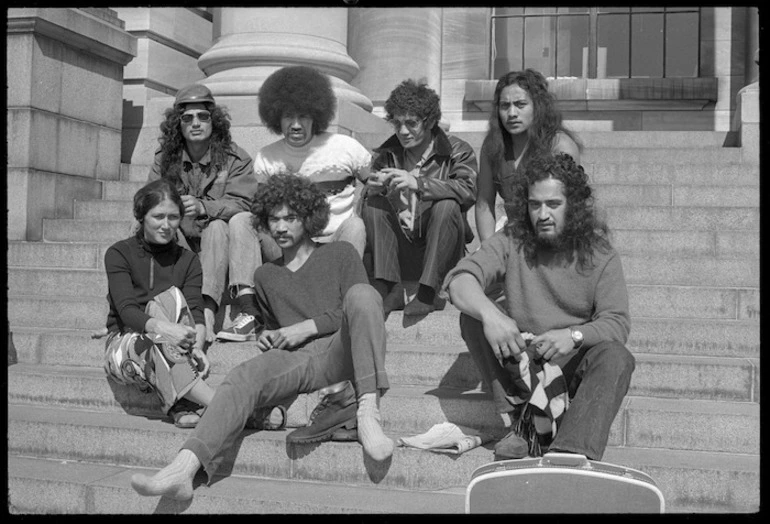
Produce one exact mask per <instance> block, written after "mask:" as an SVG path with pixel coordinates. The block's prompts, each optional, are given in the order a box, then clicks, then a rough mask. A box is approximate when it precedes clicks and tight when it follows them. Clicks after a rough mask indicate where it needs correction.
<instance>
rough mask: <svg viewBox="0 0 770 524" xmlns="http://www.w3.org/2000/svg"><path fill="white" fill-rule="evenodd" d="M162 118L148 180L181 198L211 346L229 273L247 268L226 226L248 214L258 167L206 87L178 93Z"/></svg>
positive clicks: (184, 237)
mask: <svg viewBox="0 0 770 524" xmlns="http://www.w3.org/2000/svg"><path fill="white" fill-rule="evenodd" d="M164 116H165V120H164V121H163V122H162V123H161V124H160V130H161V136H160V137H159V139H158V140H159V142H160V144H161V145H160V147H159V148H158V150H157V151H156V152H155V160H154V162H153V165H152V169H151V170H150V175H149V180H150V181H152V180H157V179H159V178H166V179H169V180H171V181H172V182H173V183H174V184H175V185H176V187H177V190H178V191H179V194H180V195H181V196H182V202H183V203H184V208H185V216H184V218H183V219H182V224H181V226H180V229H179V231H180V234H179V235H178V239H177V240H178V242H179V244H181V245H183V246H184V247H187V248H188V249H190V250H191V251H194V252H198V253H199V256H200V259H201V265H202V267H203V287H202V290H201V291H202V294H203V299H204V314H205V318H206V339H207V341H209V342H213V341H214V318H215V315H216V311H217V309H218V307H219V303H220V300H221V298H222V294H223V292H224V290H225V282H226V279H227V275H228V270H229V268H232V267H239V266H242V265H243V263H241V262H238V260H237V249H236V248H237V246H232V245H231V242H229V236H230V233H229V224H228V222H229V221H230V218H231V217H233V216H234V215H235V214H236V213H240V212H242V211H247V210H248V209H249V205H250V204H251V199H252V197H253V196H254V193H255V192H256V189H257V180H256V178H255V176H254V162H253V160H252V158H251V157H250V156H249V154H248V153H246V151H244V150H243V149H241V148H240V147H238V145H237V144H236V143H235V142H233V140H232V138H231V136H230V120H229V119H230V116H229V115H228V113H227V111H226V110H225V109H224V108H223V107H221V106H218V105H216V103H215V101H214V96H213V95H212V94H211V91H210V90H209V88H207V87H206V86H204V85H201V84H192V85H189V86H186V87H184V88H182V89H180V90H179V92H178V93H177V95H176V99H175V100H174V105H173V107H170V108H169V109H167V110H166V111H165V113H164Z"/></svg>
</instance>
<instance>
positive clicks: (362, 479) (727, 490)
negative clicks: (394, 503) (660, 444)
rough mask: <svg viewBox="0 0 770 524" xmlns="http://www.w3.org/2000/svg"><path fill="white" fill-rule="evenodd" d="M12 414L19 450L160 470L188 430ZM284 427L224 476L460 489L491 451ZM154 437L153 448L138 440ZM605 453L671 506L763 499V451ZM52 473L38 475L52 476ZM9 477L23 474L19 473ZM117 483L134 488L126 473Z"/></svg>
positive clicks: (260, 440) (251, 445)
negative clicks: (388, 443)
mask: <svg viewBox="0 0 770 524" xmlns="http://www.w3.org/2000/svg"><path fill="white" fill-rule="evenodd" d="M384 398H387V397H384ZM9 415H10V416H9V431H8V435H9V438H8V451H9V456H12V457H24V456H33V457H35V458H37V459H46V458H48V459H56V460H57V461H60V462H62V461H77V462H78V463H79V464H82V463H96V464H100V465H103V466H113V465H118V466H120V467H124V468H147V469H150V468H153V469H156V468H160V467H163V466H165V465H166V464H167V463H168V462H169V461H170V460H171V459H172V458H173V456H174V454H175V453H176V451H177V450H178V448H179V446H180V445H181V444H182V442H183V441H184V439H185V437H186V435H188V434H189V432H188V431H186V430H181V429H178V428H175V427H174V426H173V425H172V424H169V423H167V422H164V421H160V420H152V419H145V418H141V417H132V416H128V415H125V414H121V413H105V412H98V411H77V410H72V409H67V410H62V409H56V408H49V407H36V406H24V405H16V404H11V405H9ZM682 422H684V423H685V424H686V423H688V422H689V421H686V420H685V421H682ZM286 433H287V432H286V431H279V432H253V431H244V432H243V433H242V434H241V437H242V438H241V439H240V440H239V441H238V442H237V443H236V448H237V449H238V453H237V459H236V460H235V461H234V463H233V461H232V459H233V457H232V456H230V457H228V459H226V463H225V464H224V466H223V467H224V469H225V470H226V471H227V472H228V474H229V476H228V478H227V479H226V480H225V481H229V480H230V479H237V478H239V477H245V476H247V477H257V478H266V477H267V478H270V479H273V480H274V481H275V480H280V479H284V480H293V481H300V482H308V481H310V482H323V483H326V484H328V485H334V486H337V485H346V486H350V485H352V486H367V487H372V486H373V484H372V483H373V482H374V484H376V486H377V487H376V488H372V489H386V490H392V489H405V490H409V491H412V492H423V491H425V490H429V491H444V490H454V493H458V492H459V490H461V489H462V488H464V487H465V486H466V485H467V482H468V479H469V478H470V476H471V474H472V472H473V471H474V470H475V469H476V468H477V467H479V466H481V465H483V464H485V463H487V462H489V460H490V457H491V451H490V449H489V448H490V446H489V445H487V446H486V447H480V448H476V449H474V450H471V451H469V452H467V453H465V454H463V455H462V456H460V457H449V456H444V455H441V454H436V453H430V452H424V451H416V450H411V449H405V448H397V449H396V451H395V453H394V456H393V459H392V460H391V461H389V462H386V463H384V464H373V463H371V462H367V461H362V460H361V457H362V451H361V448H360V446H359V445H358V444H357V443H342V442H328V443H324V444H321V445H306V446H291V445H287V444H286V442H285V435H286ZM640 433H643V431H641V432H640ZM391 436H393V437H395V436H397V435H392V434H391ZM147 442H152V443H153V445H152V446H146V445H142V444H141V443H147ZM603 460H605V461H607V462H613V463H619V464H623V465H625V466H627V467H631V468H634V469H639V470H641V471H644V472H646V473H648V474H650V475H651V476H652V477H653V478H654V479H655V480H656V483H657V485H658V487H659V488H660V489H661V491H662V492H663V494H664V496H665V499H666V507H667V510H668V511H669V512H677V511H689V510H690V508H692V507H693V506H694V505H696V504H697V507H698V511H706V512H708V511H709V510H712V509H714V510H721V511H741V512H746V511H756V508H757V507H758V504H759V491H758V489H757V487H758V485H759V457H758V455H754V454H741V453H719V452H713V451H709V452H703V451H693V450H682V451H674V450H666V449H648V448H631V447H627V446H614V445H613V446H611V447H609V448H608V450H607V453H606V454H605V456H604V458H603ZM48 470H49V468H45V472H41V473H40V474H39V476H44V478H45V479H46V480H48V479H51V477H52V476H53V475H52V474H51V473H50V472H49V471H48ZM70 471H71V470H70ZM126 475H128V474H127V473H126ZM11 476H12V477H14V478H18V477H16V473H15V472H14V473H13V474H12V475H11ZM115 483H116V484H120V485H122V486H126V487H127V485H128V483H127V479H126V478H125V477H123V478H122V479H121V481H119V480H118V479H115ZM129 489H130V488H129ZM202 493H207V491H206V490H205V489H204V490H203V491H202ZM197 494H198V491H196V497H195V498H196V499H197V498H198V496H197ZM151 500H152V499H151ZM383 500H385V499H383Z"/></svg>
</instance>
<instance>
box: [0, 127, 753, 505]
mask: <svg viewBox="0 0 770 524" xmlns="http://www.w3.org/2000/svg"><path fill="white" fill-rule="evenodd" d="M581 137H582V138H583V140H584V142H585V145H586V151H585V153H584V156H583V165H584V167H585V168H586V171H587V172H588V173H589V175H590V176H591V178H592V182H593V184H594V186H595V188H596V194H597V200H598V203H599V205H600V206H601V207H602V209H604V210H605V211H606V213H607V218H608V221H609V224H610V226H611V228H612V229H613V234H614V236H613V238H614V243H615V245H616V247H617V248H618V250H619V251H620V252H621V254H622V257H623V265H624V271H625V274H626V279H627V282H628V287H629V295H630V307H631V316H632V330H631V337H630V340H629V348H630V349H631V350H632V352H633V353H634V354H635V356H636V359H637V369H636V372H635V374H634V376H633V378H632V382H631V388H630V391H629V394H628V396H627V398H626V400H625V401H624V404H623V406H622V408H621V410H620V412H619V414H618V416H617V418H616V419H615V422H614V425H613V427H612V431H611V435H610V445H609V448H608V449H607V452H606V454H605V457H604V460H605V461H608V462H614V463H618V464H622V465H625V466H628V467H632V468H635V469H639V470H642V471H644V472H646V473H647V474H649V475H651V476H652V477H653V478H654V479H655V480H656V482H657V484H658V486H659V487H660V489H661V490H662V492H663V494H664V495H665V497H666V510H667V511H669V512H680V513H684V512H693V513H706V512H708V513H711V512H755V511H757V510H758V508H759V346H760V343H759V338H760V337H759V166H758V159H751V158H749V159H747V158H743V157H742V155H743V152H742V150H741V149H740V148H724V147H722V143H723V142H724V138H725V134H724V133H719V132H654V133H646V132H586V133H581ZM381 138H382V137H376V136H370V137H361V141H362V142H363V143H364V144H365V145H367V146H370V147H371V146H373V145H376V143H379V141H381ZM463 138H465V139H467V140H468V141H469V142H471V144H472V145H473V146H474V147H475V148H476V150H477V151H478V148H479V146H480V144H481V140H482V138H483V135H482V134H480V133H468V134H467V135H466V136H463ZM370 142H371V143H370ZM146 172H147V171H146V168H145V167H143V166H123V169H122V172H121V176H120V180H119V181H105V182H104V183H103V198H102V200H98V201H83V202H76V203H75V211H74V213H75V214H74V218H73V219H56V220H45V222H44V241H43V242H36V243H26V242H10V243H9V247H8V295H9V296H8V304H9V308H8V314H9V323H10V327H11V331H12V337H13V342H14V345H15V348H16V351H17V354H18V363H17V364H14V365H11V366H9V368H8V461H9V465H8V482H9V510H10V511H11V512H12V513H380V512H382V513H462V512H463V511H464V488H465V486H467V484H468V482H469V480H470V475H471V473H472V472H473V470H474V469H475V468H477V467H479V466H481V465H483V464H485V463H488V462H490V461H492V459H493V457H492V451H491V445H487V446H485V447H481V448H477V449H475V450H472V451H470V452H468V453H466V454H464V455H462V456H460V457H450V456H445V455H439V454H434V453H430V452H425V451H415V450H410V449H405V448H398V449H397V450H396V452H395V454H394V456H393V459H392V461H391V462H390V463H389V464H386V465H376V464H371V463H369V462H365V461H364V460H362V457H363V452H362V450H361V447H360V445H358V444H357V443H337V442H330V443H324V444H320V445H312V446H299V447H291V446H288V445H287V444H286V442H285V435H286V433H287V432H254V431H244V432H243V433H242V439H241V440H240V441H239V442H238V444H237V446H236V449H235V450H234V451H233V453H232V454H231V456H230V460H229V461H228V463H227V466H226V467H224V468H223V469H224V470H225V471H224V473H225V474H226V476H223V477H221V478H218V479H217V481H216V482H214V483H213V484H212V485H211V486H210V487H203V486H202V487H199V488H198V489H196V492H195V497H194V499H193V500H192V502H186V503H180V502H173V501H168V500H165V499H158V498H144V497H139V496H137V495H136V494H135V493H134V492H133V490H132V489H131V488H130V485H129V478H130V476H131V474H133V473H134V472H136V471H142V470H148V471H152V470H154V469H158V468H161V467H163V466H164V465H165V464H167V463H168V462H169V461H170V460H171V459H172V458H173V457H174V455H175V454H176V452H177V450H178V448H179V446H180V445H181V443H182V442H183V441H184V439H185V436H186V435H187V434H188V431H186V430H180V429H177V428H175V427H174V426H173V424H170V423H169V422H168V421H165V420H162V419H160V418H158V403H157V401H155V400H153V399H152V398H151V397H149V396H146V395H141V394H138V393H137V392H135V391H132V390H130V389H129V388H124V387H120V386H116V385H115V384H112V383H110V382H108V381H107V380H106V379H105V377H104V373H103V371H102V369H101V361H102V360H101V359H102V352H103V345H102V341H94V340H91V339H90V338H89V332H90V330H92V329H96V328H98V327H100V326H102V325H103V322H104V318H105V315H106V313H107V303H106V301H105V298H104V297H105V294H106V276H105V275H104V269H103V262H102V261H103V255H104V250H105V249H106V248H107V247H108V246H109V245H110V244H111V243H113V242H114V241H116V240H118V239H121V238H124V237H126V236H127V234H128V229H129V225H130V217H131V205H130V198H131V197H132V195H133V194H134V192H135V191H136V189H138V188H139V187H140V186H141V185H142V183H143V180H144V177H145V176H146ZM471 215H472V213H471ZM474 247H475V245H474V246H471V248H472V249H473V248H474ZM387 329H388V356H387V359H386V361H387V369H388V373H389V376H390V379H391V383H392V385H393V388H392V390H391V391H389V392H388V394H387V395H386V396H385V397H384V398H383V401H382V411H383V418H384V425H385V430H386V432H387V433H389V434H390V435H391V436H392V437H394V438H396V437H399V436H407V435H413V434H417V433H422V432H424V431H426V430H428V429H429V428H430V427H431V426H432V425H433V424H436V423H439V422H444V421H450V422H454V423H457V424H461V425H468V426H472V427H475V428H478V429H482V430H486V431H489V432H491V433H494V434H496V435H499V434H500V433H501V431H502V430H503V428H502V423H501V421H500V418H499V417H498V416H497V415H496V414H495V413H494V411H493V409H492V404H491V402H490V401H489V396H488V394H487V393H485V392H484V390H483V388H482V386H481V384H480V378H479V374H478V371H477V370H476V368H475V366H474V364H473V363H472V361H471V359H470V356H469V354H468V353H467V351H466V349H465V347H464V345H463V342H462V339H461V338H460V333H459V326H458V312H457V310H455V309H454V308H453V307H452V306H451V305H448V306H447V308H446V309H445V310H444V311H441V312H436V313H433V314H431V315H429V316H428V317H426V318H423V319H419V320H417V321H414V320H411V321H405V319H404V318H403V316H402V315H401V314H400V313H393V314H391V315H390V317H389V319H388V321H387ZM256 353H257V352H256V350H255V349H254V348H253V347H252V345H251V344H249V343H226V344H224V343H216V344H214V345H213V346H212V347H211V349H210V351H209V356H210V360H211V362H212V378H211V381H212V383H213V384H214V385H216V384H218V383H219V382H220V381H221V380H222V378H223V376H224V375H225V374H226V373H227V371H228V370H229V369H231V368H232V367H233V366H234V365H236V364H237V363H239V362H241V361H243V360H245V359H247V358H251V357H252V356H254V355H255V354H256ZM316 401H317V397H316V395H302V396H300V397H299V398H298V399H297V400H296V401H295V402H294V403H293V404H292V406H291V408H290V410H289V423H290V425H300V424H304V423H305V422H306V421H307V417H308V415H309V413H310V411H312V408H313V407H314V406H315V403H316ZM236 456H237V458H236Z"/></svg>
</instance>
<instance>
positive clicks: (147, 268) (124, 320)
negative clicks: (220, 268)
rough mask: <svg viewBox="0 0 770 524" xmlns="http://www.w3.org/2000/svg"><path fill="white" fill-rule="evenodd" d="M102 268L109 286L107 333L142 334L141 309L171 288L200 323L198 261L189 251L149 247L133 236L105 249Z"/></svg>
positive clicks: (172, 246) (143, 315) (200, 274)
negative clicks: (127, 331) (177, 293)
mask: <svg viewBox="0 0 770 524" xmlns="http://www.w3.org/2000/svg"><path fill="white" fill-rule="evenodd" d="M104 267H105V269H106V271H107V284H108V287H109V292H108V294H107V301H108V302H109V304H110V312H109V314H108V315H107V329H108V330H109V331H116V330H118V331H121V332H124V331H125V330H126V329H131V330H134V331H137V332H140V333H141V332H143V331H144V326H145V324H146V323H147V320H149V318H150V316H149V315H147V314H146V313H145V312H144V308H145V306H146V305H147V303H148V302H149V301H150V300H152V299H153V298H154V297H155V296H156V295H158V294H160V293H162V292H163V291H165V290H167V289H168V288H170V287H171V286H176V287H178V288H179V289H180V290H181V291H182V294H183V295H184V297H185V299H186V300H187V305H188V306H189V307H190V311H191V312H192V315H193V318H194V319H195V323H196V324H203V323H204V317H203V297H202V296H201V284H202V282H203V272H202V270H201V264H200V260H198V257H197V255H195V254H194V253H193V252H192V251H189V250H187V249H184V248H182V247H180V246H178V245H177V244H176V243H173V242H172V243H170V244H163V245H158V244H149V243H148V242H146V241H145V240H143V239H140V238H138V237H136V236H134V237H131V238H127V239H125V240H121V241H120V242H116V243H115V244H113V245H112V246H110V248H109V249H107V252H106V253H105V254H104ZM151 267H152V270H151ZM151 275H152V279H151V278H150V277H151ZM151 280H152V282H151Z"/></svg>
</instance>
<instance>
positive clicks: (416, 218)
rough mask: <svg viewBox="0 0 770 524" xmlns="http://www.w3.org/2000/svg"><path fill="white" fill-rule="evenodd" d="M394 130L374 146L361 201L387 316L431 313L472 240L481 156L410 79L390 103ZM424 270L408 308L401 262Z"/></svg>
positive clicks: (433, 96)
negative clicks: (448, 128) (449, 130)
mask: <svg viewBox="0 0 770 524" xmlns="http://www.w3.org/2000/svg"><path fill="white" fill-rule="evenodd" d="M385 111H386V113H387V119H388V121H389V122H390V123H391V124H392V125H393V130H394V131H395V134H394V135H393V136H391V137H390V138H388V140H386V141H385V142H384V143H383V144H382V145H381V146H380V147H378V148H376V149H375V150H374V159H373V161H372V166H371V169H370V171H371V173H370V175H369V177H368V179H367V183H366V187H365V189H364V192H363V196H362V198H361V204H362V211H361V217H362V218H363V219H364V225H365V226H366V241H367V247H368V249H369V250H370V252H371V254H372V275H370V276H371V277H372V278H373V284H374V287H375V289H377V290H378V291H379V292H380V294H381V295H382V297H383V309H384V313H385V315H386V316H387V314H388V313H389V312H390V311H393V310H399V309H403V310H404V315H407V316H409V315H411V316H419V315H426V314H428V313H430V312H431V311H433V310H434V309H435V306H434V299H435V298H436V291H438V289H439V287H440V286H441V282H442V281H443V280H444V276H446V274H447V272H448V271H449V270H450V269H451V268H452V267H453V266H454V265H455V264H456V263H457V262H458V261H459V260H460V258H462V256H463V254H464V253H465V245H466V244H467V243H468V242H470V241H471V240H473V232H472V231H471V228H470V226H469V225H468V220H467V216H466V215H467V211H468V209H470V208H471V207H472V206H473V204H474V203H475V202H476V172H477V164H476V155H475V153H474V152H473V148H472V147H471V146H470V145H469V144H468V143H467V142H465V141H463V140H460V139H459V138H457V137H455V136H452V135H447V134H446V133H444V131H443V130H442V129H441V128H440V127H439V125H438V123H439V120H440V119H441V107H440V99H439V96H438V94H437V93H436V92H435V91H434V90H433V89H431V88H429V87H428V86H427V85H425V84H422V83H418V82H415V81H413V80H405V81H404V82H402V83H401V84H399V85H398V86H397V87H396V88H395V89H394V90H393V91H392V92H391V93H390V96H389V97H388V100H387V101H386V102H385ZM408 262H413V265H414V266H415V267H417V268H418V270H419V275H420V276H419V288H418V291H417V294H416V296H415V297H414V298H413V299H412V300H410V302H409V303H408V304H406V305H404V295H403V288H402V287H401V285H400V284H401V279H402V271H404V270H405V269H406V268H405V267H402V265H401V264H402V263H408Z"/></svg>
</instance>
